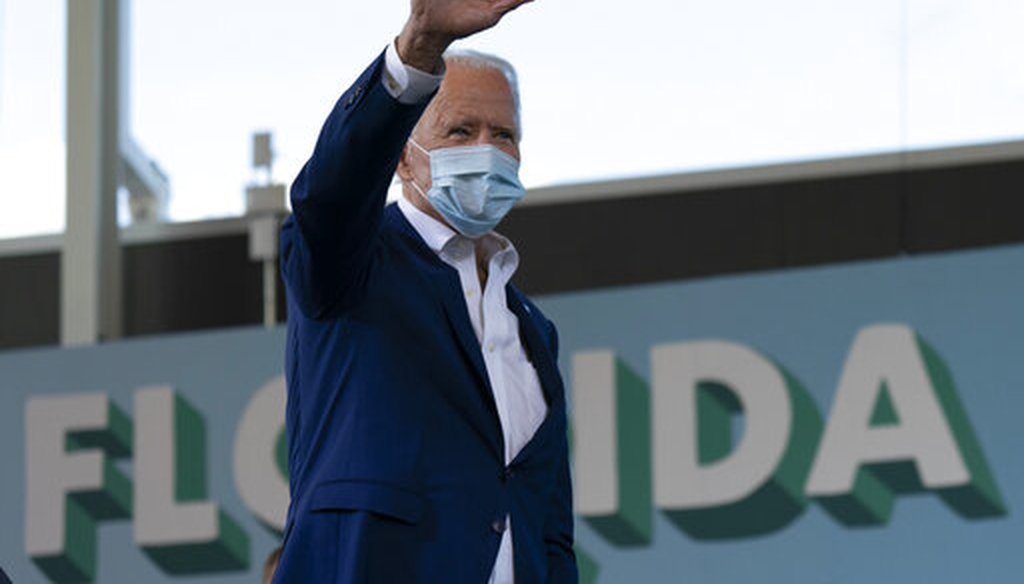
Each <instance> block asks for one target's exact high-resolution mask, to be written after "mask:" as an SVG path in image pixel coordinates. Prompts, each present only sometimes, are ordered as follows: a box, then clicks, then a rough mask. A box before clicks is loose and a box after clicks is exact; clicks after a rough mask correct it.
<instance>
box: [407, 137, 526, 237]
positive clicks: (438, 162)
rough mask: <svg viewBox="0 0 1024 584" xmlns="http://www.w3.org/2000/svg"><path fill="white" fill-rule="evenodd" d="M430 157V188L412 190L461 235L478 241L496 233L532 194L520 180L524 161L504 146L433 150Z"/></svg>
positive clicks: (413, 142) (429, 154) (488, 145)
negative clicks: (509, 213) (503, 149)
mask: <svg viewBox="0 0 1024 584" xmlns="http://www.w3.org/2000/svg"><path fill="white" fill-rule="evenodd" d="M409 143H410V144H412V145H413V146H414V147H416V148H418V149H419V150H420V151H422V152H423V153H424V154H427V155H428V156H429V157H430V178H431V181H432V184H431V186H430V190H428V191H427V192H425V193H424V192H423V189H422V188H420V186H419V185H417V184H416V181H412V186H413V188H415V189H416V190H417V191H419V193H420V194H421V195H423V197H424V198H426V199H427V200H428V201H430V204H431V205H432V206H433V207H434V209H436V210H437V212H438V213H440V214H441V216H442V217H444V218H445V220H447V221H448V224H449V225H451V226H452V227H453V228H455V230H456V231H458V232H459V233H461V234H462V235H465V236H466V237H470V238H474V239H475V238H477V237H480V236H481V235H484V234H485V233H487V232H489V231H491V230H492V229H494V227H495V226H496V225H497V224H498V223H499V222H500V221H501V220H502V218H504V217H505V214H507V213H508V212H509V211H510V210H511V209H512V206H513V205H515V204H516V202H518V201H519V200H520V199H522V198H523V196H524V195H525V194H526V191H525V190H524V189H523V185H522V183H520V182H519V161H518V160H516V159H515V158H512V157H511V156H509V155H508V154H505V153H504V152H502V151H501V150H499V149H498V148H496V147H494V146H492V145H490V144H483V145H479V146H455V147H451V148H438V149H436V150H431V151H429V152H428V151H427V150H426V149H425V148H423V147H422V146H420V145H419V144H417V143H416V141H415V140H412V139H410V140H409Z"/></svg>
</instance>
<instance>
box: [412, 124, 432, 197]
mask: <svg viewBox="0 0 1024 584" xmlns="http://www.w3.org/2000/svg"><path fill="white" fill-rule="evenodd" d="M408 143H409V144H412V145H413V146H415V147H416V148H417V149H418V150H419V151H420V152H422V153H423V154H425V155H426V156H427V160H430V151H429V150H427V149H426V148H424V147H423V146H420V144H419V142H417V141H416V139H415V138H413V137H412V136H410V137H409V141H408ZM409 184H411V185H412V188H414V189H416V192H417V193H419V194H420V196H422V197H423V198H424V199H425V200H427V201H429V200H430V199H428V198H427V193H425V192H423V188H422V187H420V185H418V184H416V179H415V178H411V179H409Z"/></svg>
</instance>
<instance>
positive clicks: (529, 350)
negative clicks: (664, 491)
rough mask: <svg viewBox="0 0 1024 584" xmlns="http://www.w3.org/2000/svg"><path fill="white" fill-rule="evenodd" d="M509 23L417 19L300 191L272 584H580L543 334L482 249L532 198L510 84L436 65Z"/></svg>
mask: <svg viewBox="0 0 1024 584" xmlns="http://www.w3.org/2000/svg"><path fill="white" fill-rule="evenodd" d="M522 3H524V0H490V1H487V0H413V1H412V10H411V14H410V16H409V20H408V22H407V23H406V25H405V27H404V29H403V30H402V33H401V34H400V35H399V37H398V38H397V39H396V40H395V42H394V43H392V44H391V45H390V46H388V48H387V49H386V51H385V52H384V54H383V55H381V56H380V57H379V58H378V59H377V60H376V62H374V63H373V64H372V65H371V66H370V67H369V68H368V69H367V70H366V71H365V72H364V73H363V74H362V76H361V77H360V78H359V79H358V81H356V83H355V84H354V85H353V86H352V87H351V88H350V89H349V90H348V91H347V92H345V94H343V95H342V97H341V99H340V100H339V101H338V103H337V105H336V106H335V108H334V110H333V111H332V112H331V114H330V116H329V117H328V119H327V121H326V123H325V124H324V127H323V130H322V132H321V134H320V137H319V139H318V141H317V144H316V148H315V150H314V152H313V155H312V157H311V158H310V159H309V161H308V162H307V163H306V165H305V167H304V168H303V169H302V171H301V173H300V174H299V176H298V177H297V179H296V180H295V183H294V185H293V187H292V206H293V209H294V215H293V216H292V217H291V218H289V219H288V221H286V223H285V225H284V226H283V227H282V232H281V247H282V272H283V275H284V279H285V283H286V286H287V289H288V300H289V318H288V353H287V376H288V408H287V428H288V440H289V453H288V464H289V476H290V483H291V485H290V486H291V493H292V502H291V507H290V508H289V512H288V521H287V525H286V527H285V533H284V543H283V546H284V547H283V552H282V555H281V560H280V565H279V567H278V570H277V574H276V576H275V580H274V581H275V582H287V583H294V582H300V583H306V582H310V583H312V582H316V583H325V582H373V583H390V582H396V583H398V582H401V583H409V582H432V583H433V582H446V583H447V582H456V583H459V582H467V583H481V584H482V583H485V582H493V583H511V582H513V581H515V582H519V583H533V582H553V583H561V582H575V581H576V579H577V576H576V561H575V556H574V555H573V518H572V496H571V489H570V483H569V468H568V454H567V441H566V412H565V395H564V389H563V386H562V382H561V378H560V376H559V373H558V369H557V364H556V351H557V340H556V335H555V329H554V327H553V325H552V324H551V323H550V322H549V321H548V320H547V319H546V318H545V317H544V316H543V315H542V314H541V312H540V310H538V309H537V307H536V306H534V305H533V304H531V303H530V302H529V301H528V300H527V299H526V298H525V297H524V296H523V295H522V294H521V293H520V292H519V291H518V290H517V289H516V288H515V287H514V286H512V285H511V284H510V283H509V280H510V278H511V277H512V274H513V272H514V271H515V269H516V266H517V265H518V262H519V257H518V255H517V254H516V250H515V248H514V247H513V246H512V244H511V243H510V242H509V241H508V240H507V239H505V238H504V237H502V236H500V235H498V234H496V233H494V232H493V231H492V230H493V228H494V227H495V226H496V225H497V223H498V222H499V221H500V220H501V218H502V217H503V216H504V215H505V213H506V212H507V211H508V210H509V209H510V208H511V207H512V205H513V204H514V203H515V202H516V201H517V200H519V199H520V198H521V197H522V195H523V188H522V185H521V184H520V182H519V179H518V176H517V173H518V166H519V133H520V125H519V110H518V95H517V89H516V83H515V73H514V72H513V71H512V69H511V67H509V66H508V65H507V63H505V62H504V61H501V60H500V59H497V58H495V57H490V56H486V55H481V54H477V53H456V54H451V55H448V56H447V58H445V59H442V55H443V54H444V52H445V51H446V49H447V48H448V46H449V45H450V44H451V43H452V42H453V41H454V40H456V39H458V38H463V37H466V36H469V35H471V34H473V33H475V32H478V31H481V30H484V29H486V28H489V27H491V26H494V25H495V24H496V23H497V22H498V21H499V20H500V19H501V18H502V16H503V15H504V14H505V13H507V12H508V11H510V10H512V9H514V8H516V7H518V6H519V5H520V4H522ZM396 172H397V174H398V176H399V177H400V178H401V180H402V185H403V193H404V198H403V199H402V200H401V201H399V202H398V204H397V205H389V206H385V204H384V203H385V197H386V193H387V190H388V185H389V184H390V182H391V180H392V178H393V176H394V174H395V173H396Z"/></svg>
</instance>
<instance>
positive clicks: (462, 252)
mask: <svg viewBox="0 0 1024 584" xmlns="http://www.w3.org/2000/svg"><path fill="white" fill-rule="evenodd" d="M398 209H399V210H400V211H401V212H402V214H403V215H405V218H406V220H408V221H409V224H410V225H412V228H413V229H415V230H416V233H418V234H419V236H420V238H422V239H423V241H424V242H425V243H426V244H427V247H429V248H430V249H431V250H433V252H434V253H436V254H437V255H439V256H442V257H443V256H448V257H451V258H453V259H456V260H458V259H460V258H461V257H465V256H466V255H468V252H470V251H471V250H472V249H473V247H474V245H473V244H474V241H473V240H471V239H469V238H467V237H464V236H462V235H461V234H459V233H458V232H456V231H455V230H453V229H452V228H451V227H448V226H447V225H445V224H444V223H442V222H440V221H438V220H437V219H434V218H433V217H431V216H430V215H427V214H426V213H424V212H423V211H422V210H421V209H420V208H419V207H417V206H416V205H413V204H412V203H411V202H410V201H409V200H408V199H406V198H405V197H404V196H400V197H399V198H398ZM475 243H476V245H475V247H476V250H477V252H478V253H480V254H482V255H483V259H484V261H487V262H490V261H491V258H492V257H494V256H499V255H504V256H505V257H503V258H500V259H501V261H502V262H511V264H512V265H513V266H518V264H519V253H518V252H517V251H516V248H515V246H514V245H512V242H511V241H509V239H508V238H507V237H505V236H504V235H501V234H500V233H497V232H494V231H492V232H490V233H487V234H485V235H483V236H481V237H480V238H479V239H478V240H476V242H475ZM513 269H514V267H513Z"/></svg>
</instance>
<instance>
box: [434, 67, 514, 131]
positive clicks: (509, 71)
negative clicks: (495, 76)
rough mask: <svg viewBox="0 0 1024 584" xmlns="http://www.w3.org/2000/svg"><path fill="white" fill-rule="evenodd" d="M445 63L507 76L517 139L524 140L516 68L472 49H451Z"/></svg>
mask: <svg viewBox="0 0 1024 584" xmlns="http://www.w3.org/2000/svg"><path fill="white" fill-rule="evenodd" d="M444 61H445V63H456V64H459V65H462V66H464V67H470V68H473V69H493V70H495V71H498V72H499V73H501V74H502V75H504V76H505V79H506V80H507V81H508V87H509V89H510V90H511V91H512V103H513V104H514V105H515V113H516V132H517V133H518V134H519V135H518V136H517V137H518V138H522V135H523V120H522V115H521V106H520V101H519V76H518V75H517V74H516V69H515V67H513V66H512V63H509V62H508V61H506V60H505V59H502V58H501V57H498V56H496V55H491V54H489V53H482V52H480V51H474V50H472V49H449V50H447V51H445V53H444Z"/></svg>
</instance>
